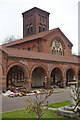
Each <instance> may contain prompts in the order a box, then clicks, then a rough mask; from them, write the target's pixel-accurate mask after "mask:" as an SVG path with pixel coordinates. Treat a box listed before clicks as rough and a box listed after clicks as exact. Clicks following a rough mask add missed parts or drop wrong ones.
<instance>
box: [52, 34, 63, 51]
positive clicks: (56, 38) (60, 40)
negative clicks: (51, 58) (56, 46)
mask: <svg viewBox="0 0 80 120" xmlns="http://www.w3.org/2000/svg"><path fill="white" fill-rule="evenodd" d="M54 40H58V41H59V42H61V44H62V46H63V49H65V44H64V42H63V40H62V39H61V38H60V37H58V36H56V37H54V38H53V39H52V40H51V43H50V47H51V46H52V43H53V41H54Z"/></svg>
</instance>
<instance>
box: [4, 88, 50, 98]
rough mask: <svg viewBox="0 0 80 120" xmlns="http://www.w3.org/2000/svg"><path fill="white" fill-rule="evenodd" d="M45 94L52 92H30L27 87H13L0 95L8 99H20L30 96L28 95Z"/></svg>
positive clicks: (42, 90) (43, 90)
mask: <svg viewBox="0 0 80 120" xmlns="http://www.w3.org/2000/svg"><path fill="white" fill-rule="evenodd" d="M45 91H46V92H50V91H52V90H45V89H41V90H32V91H31V90H30V89H29V88H28V87H27V88H26V87H19V88H15V87H14V86H12V87H9V88H8V89H7V91H6V92H5V93H2V94H3V95H4V96H8V97H10V98H14V97H22V96H30V95H35V94H43V93H45Z"/></svg>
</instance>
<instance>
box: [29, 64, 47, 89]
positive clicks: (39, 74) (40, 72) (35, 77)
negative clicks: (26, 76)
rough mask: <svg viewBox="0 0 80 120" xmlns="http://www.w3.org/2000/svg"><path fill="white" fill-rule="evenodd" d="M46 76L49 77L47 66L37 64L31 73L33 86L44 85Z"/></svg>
mask: <svg viewBox="0 0 80 120" xmlns="http://www.w3.org/2000/svg"><path fill="white" fill-rule="evenodd" d="M45 76H46V77H48V71H47V68H46V67H45V66H44V65H40V64H38V65H35V66H34V67H33V68H32V70H31V74H30V78H31V83H32V87H44V83H45Z"/></svg>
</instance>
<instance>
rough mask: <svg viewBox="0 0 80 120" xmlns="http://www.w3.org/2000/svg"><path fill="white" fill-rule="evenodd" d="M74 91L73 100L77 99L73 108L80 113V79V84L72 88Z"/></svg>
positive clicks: (79, 82)
mask: <svg viewBox="0 0 80 120" xmlns="http://www.w3.org/2000/svg"><path fill="white" fill-rule="evenodd" d="M72 92H73V94H72V98H73V101H75V105H74V108H72V109H71V110H72V111H73V112H78V113H79V114H80V108H78V106H80V81H78V85H77V87H76V88H74V89H73V88H72Z"/></svg>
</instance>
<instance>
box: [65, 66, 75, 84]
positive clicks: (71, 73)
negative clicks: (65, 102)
mask: <svg viewBox="0 0 80 120" xmlns="http://www.w3.org/2000/svg"><path fill="white" fill-rule="evenodd" d="M75 74H76V72H75V68H73V67H69V68H68V69H67V70H66V86H68V82H73V81H74V76H75Z"/></svg>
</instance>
